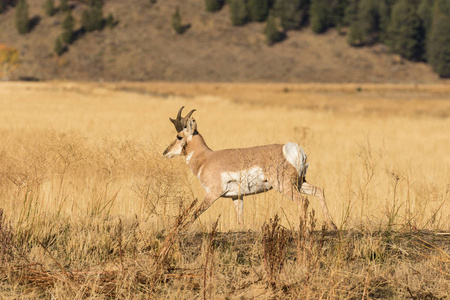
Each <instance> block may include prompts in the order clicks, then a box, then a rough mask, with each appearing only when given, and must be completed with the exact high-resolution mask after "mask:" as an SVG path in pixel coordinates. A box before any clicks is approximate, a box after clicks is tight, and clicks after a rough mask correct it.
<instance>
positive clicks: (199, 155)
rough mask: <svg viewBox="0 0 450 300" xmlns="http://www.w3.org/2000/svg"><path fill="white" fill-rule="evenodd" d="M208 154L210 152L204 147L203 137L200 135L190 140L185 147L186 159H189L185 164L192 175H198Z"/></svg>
mask: <svg viewBox="0 0 450 300" xmlns="http://www.w3.org/2000/svg"><path fill="white" fill-rule="evenodd" d="M209 152H212V150H211V149H210V148H209V147H208V146H207V145H206V143H205V140H204V139H203V137H202V136H201V135H200V134H195V135H193V136H192V140H191V141H190V142H189V143H188V145H187V146H186V158H189V159H187V160H186V162H187V164H188V165H189V167H190V168H191V170H192V173H194V175H197V174H198V171H199V170H200V168H201V166H202V165H203V163H204V162H205V160H206V155H207V154H208V153H209Z"/></svg>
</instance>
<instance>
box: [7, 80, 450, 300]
mask: <svg viewBox="0 0 450 300" xmlns="http://www.w3.org/2000/svg"><path fill="white" fill-rule="evenodd" d="M449 95H450V89H448V88H446V87H442V86H439V87H436V86H420V87H417V86H401V87H400V86H362V87H359V86H353V85H347V86H335V85H306V86H302V85H289V86H284V85H280V84H275V85H256V84H255V85H251V84H249V85H240V84H236V85H233V84H218V85H212V84H209V85H202V84H164V83H160V84H156V83H155V84H124V83H121V84H106V83H105V84H93V83H71V82H69V83H64V82H49V83H37V84H33V83H2V85H1V86H0V104H1V107H2V110H1V111H0V120H2V122H0V208H2V216H1V218H0V225H1V226H0V241H1V247H0V255H1V257H0V261H1V262H2V265H3V266H2V268H6V269H3V271H4V272H3V274H4V275H2V276H1V277H0V280H1V282H2V286H3V287H2V290H3V292H2V293H3V294H2V297H16V296H17V295H27V296H24V297H35V296H42V297H56V298H65V297H67V295H70V296H71V297H73V298H84V297H94V298H95V297H104V296H107V297H125V298H134V297H146V296H145V295H153V296H154V297H156V298H195V297H197V298H201V297H204V298H213V297H217V298H221V297H224V298H225V297H231V298H234V297H240V296H242V297H244V298H245V297H256V296H258V295H262V296H264V297H267V298H274V297H275V298H277V297H292V298H298V297H299V296H301V297H310V298H318V296H320V297H323V298H342V297H344V298H347V297H350V298H352V297H356V298H361V297H363V298H364V297H372V298H373V297H377V295H378V294H379V295H381V296H380V297H388V298H389V297H394V296H396V295H400V296H399V297H400V298H402V297H412V298H414V297H416V298H420V297H422V296H427V295H428V294H426V293H427V291H428V292H429V293H430V295H432V296H436V297H444V296H447V297H448V292H446V290H447V291H448V290H449V289H445V287H448V286H449V277H448V276H449V272H450V271H449V269H448V264H447V263H448V258H449V256H448V245H447V246H445V243H444V244H442V243H441V244H439V243H437V244H436V243H433V242H430V241H429V240H428V239H426V238H425V237H421V236H419V237H415V238H411V239H409V240H408V238H406V240H405V236H404V233H405V232H408V233H410V234H419V233H420V232H421V230H428V232H434V233H436V232H437V233H440V232H443V231H448V230H450V223H449V221H448V220H449V217H450V202H449V188H450V180H449V179H450V176H449V175H450V173H449V172H450V168H449V166H450V155H449V152H448V149H450V139H449V130H448V128H450V120H449V117H448V116H449V109H450V108H449V105H448V103H450V102H448V101H450V100H449V99H450V97H449ZM411 96H413V97H415V98H414V99H411V101H409V100H408V98H409V97H411ZM257 97H259V98H260V99H259V100H260V101H257ZM346 98H349V99H348V101H347V100H346ZM181 105H186V106H188V107H189V108H197V110H198V111H197V112H196V113H195V115H196V119H197V122H198V124H199V131H200V132H201V133H202V134H203V136H204V137H205V139H206V142H207V143H208V145H209V146H210V147H211V148H213V149H221V148H229V147H246V146H252V145H258V144H266V143H284V142H287V141H294V142H298V143H299V144H300V145H302V146H303V147H304V148H305V150H306V152H307V154H308V157H309V162H310V168H309V170H308V174H307V175H308V176H307V178H308V181H310V182H311V183H313V184H316V185H318V186H322V187H324V188H325V191H326V196H327V201H328V206H329V208H330V212H331V215H332V217H333V219H334V220H335V222H336V223H337V224H338V226H340V229H341V230H342V231H343V232H347V235H341V234H340V235H337V236H331V237H330V238H329V239H328V240H327V239H326V238H325V235H323V236H316V235H314V234H313V233H312V232H313V229H314V228H315V226H316V225H315V224H316V222H317V224H322V219H321V218H322V216H321V214H320V213H316V215H312V216H304V217H303V219H299V211H298V208H297V204H296V203H293V202H291V201H290V200H287V199H284V198H283V197H282V196H280V195H277V194H276V193H275V192H269V193H266V194H262V195H257V196H249V197H247V198H245V200H244V220H245V221H244V223H245V224H244V227H242V228H240V227H238V226H237V222H236V217H235V214H234V208H233V204H232V202H231V201H229V200H227V199H221V200H218V201H217V202H216V203H215V204H214V205H213V206H212V207H211V208H210V209H209V210H207V211H206V213H205V214H204V215H202V216H201V218H200V219H199V221H197V222H196V223H195V224H194V227H193V228H191V229H190V230H189V233H183V232H179V231H178V230H177V227H174V224H176V222H182V220H181V219H180V216H181V217H182V216H183V214H185V213H186V209H188V208H189V205H190V204H191V203H192V201H193V200H194V199H196V198H197V199H199V200H201V199H202V197H203V195H204V192H203V191H202V189H201V187H200V185H199V183H198V180H197V178H196V177H195V176H194V175H192V174H191V173H190V170H189V169H188V168H187V166H186V164H185V163H184V161H183V159H173V160H166V159H164V158H162V151H163V150H164V148H165V146H167V145H168V144H169V143H170V142H171V141H172V139H174V138H175V134H174V130H173V128H172V125H171V123H170V122H169V121H168V117H169V116H171V117H173V116H174V114H175V113H176V111H177V109H178V108H179V107H180V106H181ZM309 200H310V206H311V207H310V210H312V209H313V210H315V211H318V212H320V208H319V205H318V203H317V201H315V199H314V198H313V197H311V198H310V199H309ZM275 215H278V216H280V219H277V221H276V224H275V223H273V221H271V219H273V218H274V216H275ZM308 217H310V218H311V219H310V223H305V222H306V221H305V220H306V219H307V218H308ZM316 218H317V219H318V220H316ZM177 220H178V221H177ZM217 220H218V221H217ZM216 222H217V227H215V226H213V224H214V223H216ZM264 224H266V225H264ZM302 224H303V225H302ZM308 224H309V225H308ZM263 225H264V226H263ZM270 226H272V227H270ZM280 226H281V227H280ZM299 226H300V227H299ZM307 226H309V227H310V229H308V230H309V231H308V230H306V229H305V227H307ZM264 228H266V230H264ZM268 228H274V229H273V231H272V232H271V234H272V236H274V234H276V233H277V232H284V231H283V230H287V231H286V232H284V233H282V235H283V237H284V238H282V239H281V240H277V239H275V240H276V241H279V243H281V244H282V246H283V245H284V246H285V247H286V248H283V249H287V250H283V251H286V253H285V256H280V255H281V254H280V253H278V252H277V251H272V252H270V251H269V250H268V251H269V252H264V253H263V252H261V249H278V248H279V247H281V246H280V245H278V246H276V243H275V244H270V243H269V242H265V241H268V240H270V239H267V238H264V235H262V236H260V233H259V232H261V231H262V232H268ZM282 228H285V229H282ZM229 230H232V231H247V230H251V231H253V232H254V233H253V234H250V235H249V236H245V235H239V236H237V237H236V240H234V239H233V237H234V236H233V234H223V235H221V234H220V233H219V234H218V235H217V234H216V232H217V231H219V232H227V231H229ZM276 230H278V231H276ZM198 231H200V232H209V231H212V232H211V235H210V237H209V238H204V237H202V236H196V235H195V233H196V232H198ZM291 231H294V232H297V235H295V234H294V235H292V236H291V237H289V236H288V235H289V232H291ZM269 233H270V231H269ZM300 233H301V234H300ZM171 234H172V235H171ZM180 234H181V238H180ZM167 236H172V237H173V238H172V239H166V240H164V239H165V238H166V237H167ZM272 240H274V239H272ZM280 241H281V242H280ZM442 245H444V246H442ZM274 246H276V247H274ZM265 253H266V254H265ZM267 253H271V254H267ZM308 253H309V254H308ZM308 255H309V256H308ZM271 257H275V258H276V261H275V262H273V261H272V262H271ZM305 257H306V258H305ZM349 262H355V263H349ZM446 264H447V265H446ZM271 265H272V267H270V268H268V267H267V266H271ZM420 265H424V266H425V269H424V271H420V272H419V275H418V274H416V273H415V272H416V271H417V269H418V268H419V266H420ZM20 266H22V267H20ZM280 266H282V267H280ZM158 268H159V269H158ZM158 270H159V271H158ZM268 270H271V271H268ZM430 278H437V279H436V280H437V281H434V282H433V283H430V282H429V280H431V279H430ZM30 286H32V287H36V286H37V287H39V288H37V289H35V288H31V289H30ZM377 293H378V294H377ZM421 293H422V294H421Z"/></svg>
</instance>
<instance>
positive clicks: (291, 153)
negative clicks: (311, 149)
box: [283, 143, 309, 176]
mask: <svg viewBox="0 0 450 300" xmlns="http://www.w3.org/2000/svg"><path fill="white" fill-rule="evenodd" d="M283 155H284V157H285V158H286V160H287V161H288V162H289V163H290V164H291V165H292V166H294V168H295V169H296V170H297V172H298V174H299V176H301V175H302V174H305V173H306V170H307V169H308V165H309V164H308V163H307V162H306V159H307V157H306V153H305V151H303V149H302V147H300V146H299V145H297V144H295V143H287V144H286V145H284V146H283Z"/></svg>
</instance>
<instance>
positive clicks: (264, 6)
mask: <svg viewBox="0 0 450 300" xmlns="http://www.w3.org/2000/svg"><path fill="white" fill-rule="evenodd" d="M247 7H248V12H249V16H250V20H252V21H255V22H263V21H265V20H266V18H267V15H268V14H269V0H248V3H247Z"/></svg>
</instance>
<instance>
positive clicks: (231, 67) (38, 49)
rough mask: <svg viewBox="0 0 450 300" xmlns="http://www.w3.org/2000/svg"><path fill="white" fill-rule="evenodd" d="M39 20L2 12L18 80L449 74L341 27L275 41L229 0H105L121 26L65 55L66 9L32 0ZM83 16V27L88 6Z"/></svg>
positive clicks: (2, 37) (424, 77)
mask: <svg viewBox="0 0 450 300" xmlns="http://www.w3.org/2000/svg"><path fill="white" fill-rule="evenodd" d="M28 3H29V5H30V11H29V16H30V18H33V17H36V18H35V19H36V20H38V22H36V23H37V25H36V26H35V27H34V28H33V30H32V31H31V32H30V33H28V34H25V35H19V34H18V33H17V30H16V28H15V26H14V9H11V8H10V9H9V10H8V11H6V12H5V13H3V14H1V15H0V43H2V44H6V45H10V46H13V47H15V48H17V49H18V50H19V51H20V58H21V64H20V66H19V67H18V68H17V69H16V70H15V72H14V73H13V74H12V76H11V77H12V79H20V78H22V79H23V78H29V79H39V80H47V79H56V78H63V79H71V80H108V81H111V80H112V81H118V80H132V81H148V80H164V81H206V82H213V81H218V82H221V81H223V82H253V81H256V82H261V81H262V82H266V81H276V82H336V83H340V82H392V83H397V82H402V83H405V82H419V83H431V82H444V81H442V80H440V79H439V78H438V76H437V75H436V74H435V73H433V71H432V70H431V67H430V66H429V65H427V64H425V63H414V62H409V61H406V60H403V59H401V58H400V57H399V56H398V55H394V54H389V53H388V51H387V48H386V47H384V46H383V45H375V46H372V47H364V48H353V47H351V46H349V45H348V44H347V42H346V37H345V36H342V35H339V34H338V32H337V31H336V30H329V31H328V32H327V33H325V34H321V35H316V34H314V33H312V32H311V30H310V29H309V28H305V29H303V30H301V31H290V32H288V36H287V39H286V40H285V41H283V42H281V43H279V44H276V45H274V46H268V45H266V43H265V37H264V35H263V33H262V32H263V28H264V24H262V23H250V24H247V25H246V26H243V27H233V26H232V25H231V22H230V19H229V12H228V7H227V6H225V7H224V8H223V9H222V10H221V11H220V12H218V13H208V12H206V11H205V8H204V0H190V1H176V0H164V1H158V2H157V3H155V4H151V3H150V1H149V0H134V1H132V2H128V1H119V0H108V1H105V6H104V15H105V16H106V15H107V14H109V13H112V14H113V15H114V17H115V19H117V20H118V24H117V26H116V27H114V28H113V29H109V28H106V29H105V30H103V31H101V32H93V33H87V34H85V35H83V36H81V37H80V38H79V39H77V40H76V41H75V43H74V44H73V45H71V46H70V47H69V50H68V52H66V53H64V54H63V55H62V56H61V57H56V56H55V55H54V51H53V48H54V44H55V39H56V37H57V36H58V35H59V34H60V33H61V22H62V19H63V17H64V15H63V14H62V13H57V14H56V15H55V16H53V17H49V16H46V15H45V14H44V10H43V3H44V0H28ZM71 4H72V5H74V9H73V14H74V16H75V18H76V19H77V28H78V27H80V22H79V20H80V17H81V13H82V10H83V7H81V5H80V4H79V3H78V2H71ZM176 6H179V8H180V11H181V16H182V20H183V23H184V24H186V25H190V28H189V29H188V30H187V31H186V33H185V34H183V35H177V34H175V33H174V31H173V29H172V27H171V16H172V14H173V13H174V11H175V7H176Z"/></svg>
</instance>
